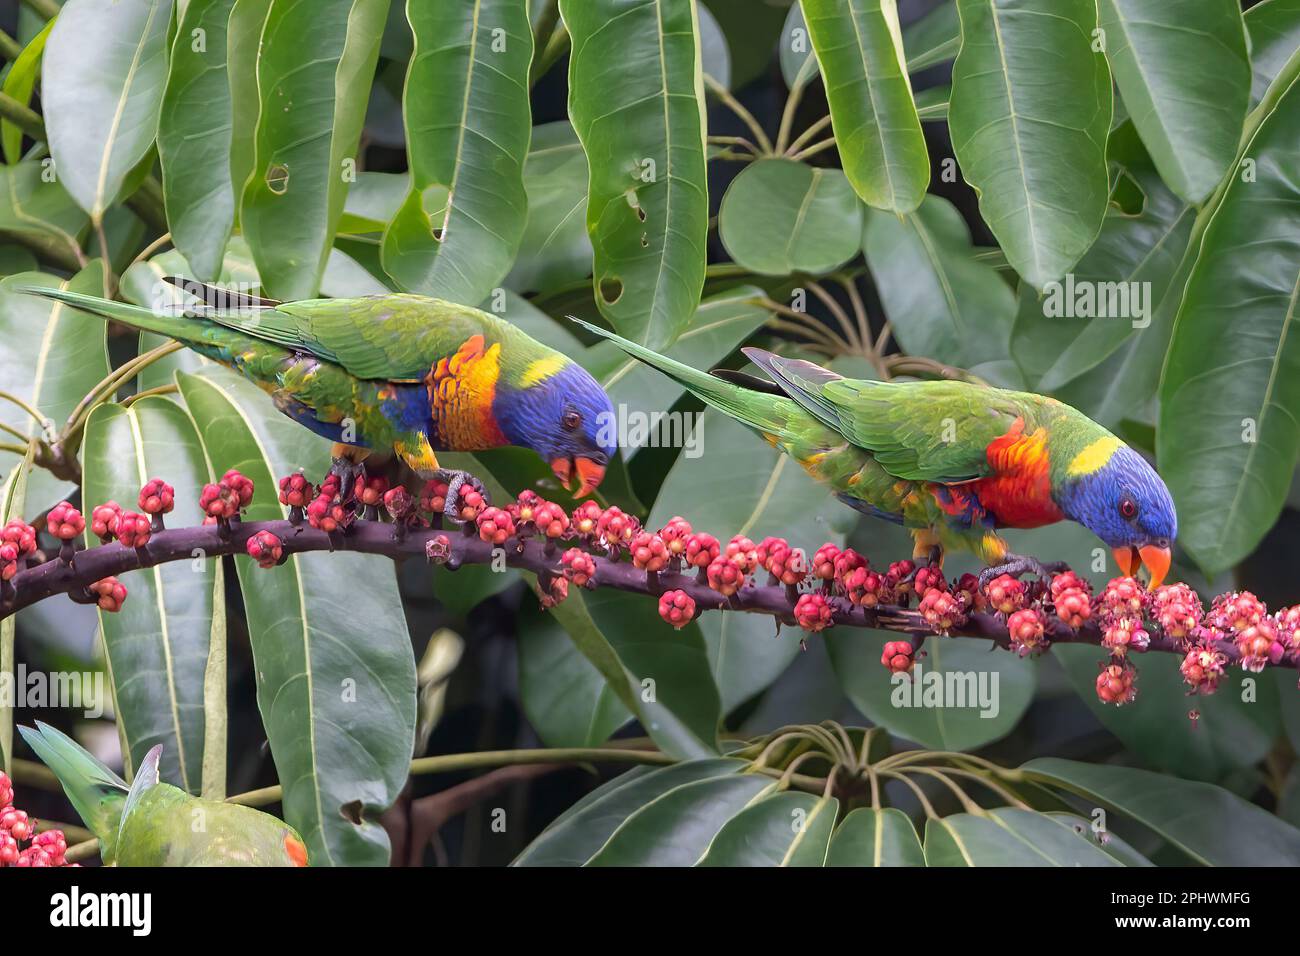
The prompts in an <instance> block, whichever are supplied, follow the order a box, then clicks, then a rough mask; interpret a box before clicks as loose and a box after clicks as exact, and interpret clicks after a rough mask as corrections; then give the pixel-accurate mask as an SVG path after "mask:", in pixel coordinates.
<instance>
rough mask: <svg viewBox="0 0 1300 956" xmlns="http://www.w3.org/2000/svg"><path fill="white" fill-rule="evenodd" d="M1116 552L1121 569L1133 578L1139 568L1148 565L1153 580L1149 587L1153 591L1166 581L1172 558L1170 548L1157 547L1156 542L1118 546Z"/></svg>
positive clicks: (1116, 559) (1116, 560) (1117, 562)
mask: <svg viewBox="0 0 1300 956" xmlns="http://www.w3.org/2000/svg"><path fill="white" fill-rule="evenodd" d="M1114 554H1115V563H1116V564H1118V565H1119V569H1120V570H1121V571H1122V572H1124V573H1125V574H1127V575H1128V576H1129V577H1131V578H1132V577H1136V576H1137V573H1138V570H1139V569H1140V568H1141V567H1142V566H1143V565H1146V569H1147V570H1148V571H1150V572H1151V581H1150V583H1149V584H1148V585H1147V588H1148V589H1150V590H1152V591H1154V590H1155V589H1156V588H1158V587H1160V585H1161V584H1162V583H1163V582H1164V580H1165V575H1167V574H1168V573H1169V563H1170V561H1171V560H1172V557H1171V555H1170V553H1169V549H1168V548H1161V547H1157V546H1156V545H1154V544H1148V545H1147V546H1145V547H1143V548H1134V547H1130V546H1124V547H1120V548H1116V549H1115V551H1114Z"/></svg>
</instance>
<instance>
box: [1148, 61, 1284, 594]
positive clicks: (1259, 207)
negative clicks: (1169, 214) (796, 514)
mask: <svg viewBox="0 0 1300 956" xmlns="http://www.w3.org/2000/svg"><path fill="white" fill-rule="evenodd" d="M1298 63H1300V54H1297V55H1293V56H1292V64H1298ZM1298 74H1300V68H1291V69H1290V70H1289V72H1287V73H1285V74H1284V76H1280V77H1279V80H1278V83H1279V84H1281V86H1280V88H1278V89H1277V90H1276V91H1275V92H1276V96H1275V97H1273V98H1272V99H1269V98H1266V99H1265V101H1264V104H1262V105H1261V106H1260V108H1259V109H1260V110H1261V111H1263V116H1262V121H1261V122H1260V123H1259V124H1258V126H1257V128H1256V129H1255V130H1254V133H1253V135H1252V136H1251V138H1250V140H1249V142H1248V143H1247V145H1246V147H1245V150H1244V155H1245V156H1247V157H1249V161H1250V163H1251V166H1252V168H1253V175H1250V176H1249V177H1248V176H1247V175H1246V172H1247V171H1246V170H1244V169H1243V171H1242V173H1241V174H1240V175H1238V176H1237V177H1235V178H1234V179H1232V180H1231V181H1230V185H1229V186H1228V187H1227V190H1226V191H1225V192H1224V193H1223V197H1222V200H1221V202H1220V203H1219V205H1218V208H1217V209H1216V210H1215V211H1214V214H1213V217H1212V218H1211V219H1210V221H1209V224H1208V226H1206V228H1205V232H1204V235H1203V237H1202V238H1201V242H1200V247H1199V248H1200V252H1199V255H1198V257H1197V259H1196V263H1195V265H1194V266H1193V267H1192V270H1191V276H1190V278H1189V279H1188V282H1187V288H1186V290H1185V292H1184V295H1183V302H1182V307H1181V309H1180V310H1179V312H1178V318H1177V324H1176V325H1175V328H1174V338H1173V342H1172V343H1171V345H1170V348H1169V355H1168V358H1167V360H1166V365H1165V373H1164V378H1163V379H1162V382H1161V387H1160V428H1159V431H1158V433H1157V436H1156V450H1157V456H1158V459H1159V462H1160V470H1161V474H1162V475H1163V476H1164V478H1165V480H1166V482H1168V484H1169V487H1170V490H1171V491H1172V492H1173V495H1174V502H1175V504H1176V505H1177V507H1178V517H1179V524H1180V526H1181V541H1182V542H1183V544H1184V545H1185V546H1186V547H1187V549H1188V551H1189V552H1191V554H1192V555H1193V556H1194V557H1195V559H1196V562H1197V564H1199V565H1200V566H1201V568H1202V569H1203V570H1204V571H1205V572H1206V573H1207V574H1210V575H1213V574H1214V573H1216V572H1218V571H1221V570H1223V569H1225V568H1228V567H1231V566H1232V565H1234V564H1235V563H1237V561H1239V560H1241V558H1243V557H1245V556H1246V555H1247V554H1249V553H1250V552H1251V551H1252V550H1253V549H1254V547H1255V545H1256V544H1258V543H1259V540H1260V539H1261V538H1262V537H1263V536H1264V533H1265V532H1266V531H1267V530H1268V529H1269V527H1270V526H1271V525H1272V524H1273V522H1274V521H1275V520H1276V519H1277V516H1278V514H1279V512H1280V511H1281V509H1282V504H1283V501H1284V500H1285V498H1286V493H1287V489H1288V488H1289V486H1290V483H1291V473H1292V471H1294V469H1295V464H1296V457H1297V453H1298V452H1300V424H1298V422H1300V338H1297V337H1296V336H1294V335H1292V334H1290V333H1291V331H1292V328H1291V327H1292V325H1293V323H1294V322H1295V321H1296V318H1297V308H1298V307H1297V302H1300V183H1297V181H1296V177H1295V175H1294V169H1293V158H1294V156H1295V155H1296V153H1297V152H1298V151H1300V88H1297V75H1298ZM1284 77H1285V78H1284ZM1271 95H1272V94H1271ZM1225 356H1231V357H1232V360H1231V361H1224V357H1225Z"/></svg>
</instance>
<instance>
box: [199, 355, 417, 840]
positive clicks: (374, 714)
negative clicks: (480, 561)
mask: <svg viewBox="0 0 1300 956" xmlns="http://www.w3.org/2000/svg"><path fill="white" fill-rule="evenodd" d="M177 379H178V382H179V384H180V387H181V392H182V394H183V395H184V397H185V402H186V405H187V406H188V407H189V409H190V412H191V414H192V415H193V416H194V420H195V422H196V423H197V424H198V427H199V433H200V434H201V435H202V436H203V440H204V446H205V448H206V450H207V455H208V459H209V460H210V461H211V462H212V467H213V469H214V470H215V471H224V470H225V469H227V468H238V469H239V470H240V471H241V472H243V473H244V474H245V475H247V476H248V477H249V478H251V479H252V480H253V482H254V486H255V489H256V490H255V493H254V497H253V502H252V504H251V505H250V506H249V508H248V509H247V511H246V514H247V517H248V518H249V519H250V520H269V519H275V518H280V517H283V515H284V510H283V508H282V507H281V506H280V504H279V502H278V500H277V497H276V496H277V490H276V489H277V483H278V478H279V477H280V476H282V475H287V474H290V473H292V472H294V471H297V470H298V469H300V468H301V469H303V470H304V471H305V472H306V473H307V474H309V475H321V474H324V472H325V470H326V468H327V467H328V464H329V444H328V442H326V441H325V440H324V439H321V438H319V437H317V436H315V435H312V434H311V433H310V432H309V431H307V430H306V429H305V428H303V427H302V426H301V425H298V424H296V423H294V422H292V421H290V420H289V419H288V418H287V417H285V416H282V415H281V414H280V413H279V412H277V411H275V410H274V409H273V408H272V406H271V404H270V402H269V401H268V400H267V398H266V396H265V395H264V394H263V393H262V392H261V391H259V390H258V389H257V387H256V386H254V385H253V384H251V383H250V382H248V381H246V380H245V379H243V378H241V377H240V376H238V375H236V374H235V373H234V372H231V371H229V370H228V369H225V368H219V367H218V368H213V369H205V370H204V371H203V372H202V373H201V374H198V375H187V374H184V373H181V374H179V375H178V376H177ZM235 567H236V570H237V571H238V572H239V582H240V586H241V589H242V590H243V595H244V607H245V610H246V612H247V617H248V630H249V638H250V641H251V643H252V648H253V659H254V663H255V664H256V672H257V700H258V707H259V709H260V710H261V713H262V724H263V726H264V727H265V728H266V733H267V737H268V738H269V740H270V743H271V755H272V757H274V759H275V766H276V770H277V771H278V774H279V778H280V782H281V785H282V786H283V787H284V815H285V819H286V820H287V821H288V822H289V823H290V825H292V826H293V827H295V828H296V829H297V830H298V831H299V832H300V833H301V834H302V835H303V838H304V839H305V840H306V841H307V846H308V847H309V849H310V857H311V860H312V862H313V863H316V864H370V865H385V864H387V862H388V856H389V844H388V837H387V835H386V834H385V832H384V830H383V828H382V827H381V826H380V825H379V824H378V823H377V822H376V819H375V818H376V817H377V816H378V814H379V813H381V812H382V811H383V810H385V809H387V808H388V807H389V806H390V805H391V804H392V803H393V801H394V800H396V799H397V795H398V793H399V792H400V791H401V789H402V786H403V784H404V783H405V780H406V776H407V765H408V762H409V760H410V757H411V747H412V742H413V740H414V736H415V661H414V658H413V656H412V653H411V639H410V636H409V635H408V633H407V629H406V618H405V616H404V615H403V613H402V603H401V596H400V595H399V593H398V590H397V581H396V576H395V574H394V571H393V566H392V564H391V562H390V561H389V560H388V559H386V558H383V557H379V556H375V555H359V554H350V553H346V552H337V553H334V554H327V553H322V554H302V555H296V556H294V557H292V558H290V559H289V560H287V561H286V562H285V563H284V564H283V565H281V566H279V567H277V568H274V569H270V570H266V569H262V568H258V567H256V566H255V565H254V563H253V561H252V559H251V558H249V557H247V556H245V555H240V556H239V557H237V558H236V560H235Z"/></svg>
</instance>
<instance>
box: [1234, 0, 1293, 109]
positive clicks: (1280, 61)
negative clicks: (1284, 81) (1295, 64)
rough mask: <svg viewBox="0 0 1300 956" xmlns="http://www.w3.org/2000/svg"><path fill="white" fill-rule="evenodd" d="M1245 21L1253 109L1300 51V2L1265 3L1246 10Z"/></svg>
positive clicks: (1265, 0) (1270, 0) (1279, 0)
mask: <svg viewBox="0 0 1300 956" xmlns="http://www.w3.org/2000/svg"><path fill="white" fill-rule="evenodd" d="M1245 20H1246V34H1247V36H1249V38H1250V68H1251V72H1252V73H1253V76H1252V79H1251V86H1250V105H1251V106H1252V107H1254V105H1255V104H1256V103H1258V102H1259V101H1260V100H1262V99H1263V98H1264V93H1265V91H1266V90H1268V87H1269V84H1270V83H1272V82H1273V80H1274V78H1275V77H1276V76H1277V74H1278V72H1279V71H1280V70H1281V69H1282V66H1283V65H1284V64H1285V63H1286V61H1287V60H1288V59H1289V58H1290V56H1291V54H1292V53H1294V52H1295V51H1296V50H1297V49H1300V0H1263V2H1262V3H1257V4H1255V5H1254V6H1253V7H1251V8H1250V9H1249V10H1247V11H1246V17H1245Z"/></svg>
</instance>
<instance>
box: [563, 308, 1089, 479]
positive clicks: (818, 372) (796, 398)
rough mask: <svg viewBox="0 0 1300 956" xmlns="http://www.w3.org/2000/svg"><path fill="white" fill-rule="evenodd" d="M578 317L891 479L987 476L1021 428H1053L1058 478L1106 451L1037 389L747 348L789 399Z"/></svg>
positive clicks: (653, 361)
mask: <svg viewBox="0 0 1300 956" xmlns="http://www.w3.org/2000/svg"><path fill="white" fill-rule="evenodd" d="M574 321H578V322H579V324H580V325H582V326H583V327H585V328H587V329H589V330H591V331H592V332H595V333H596V334H597V335H600V336H603V337H605V338H608V339H612V340H613V341H614V342H616V343H617V344H618V345H619V346H620V347H621V348H622V349H623V350H624V351H626V352H628V353H629V354H630V355H632V356H634V357H636V358H638V359H640V360H641V361H643V362H645V363H646V364H648V365H650V366H652V367H654V368H656V369H658V370H659V371H661V372H663V373H664V374H666V375H668V376H669V377H670V378H673V379H675V380H676V381H678V382H680V383H681V384H682V385H684V386H686V388H688V389H690V390H691V391H692V392H693V393H695V394H696V395H698V396H699V397H700V398H701V399H703V400H704V401H705V402H707V403H708V404H710V405H713V406H715V407H716V408H719V409H721V410H722V411H724V412H726V413H727V414H729V415H732V416H733V417H735V418H738V419H740V420H741V421H743V422H745V423H746V424H748V425H751V426H753V427H755V428H757V429H759V430H760V431H765V432H768V433H772V434H782V433H787V434H788V433H791V432H792V431H793V432H803V433H806V432H807V431H808V430H809V425H808V423H809V422H815V423H817V424H819V425H821V426H824V427H826V428H829V429H832V430H833V431H834V432H835V433H838V434H839V435H840V436H842V437H843V438H844V439H845V440H847V441H848V442H850V443H851V444H853V445H855V446H857V447H858V448H861V449H864V450H866V451H869V452H870V453H871V455H872V457H873V458H874V459H875V461H876V463H877V464H879V465H880V466H881V467H882V468H884V469H885V471H887V472H888V473H889V474H891V475H893V476H894V477H896V478H901V479H906V480H909V481H933V482H940V483H955V482H962V481H968V480H971V479H974V478H980V477H983V476H985V475H987V474H989V473H990V472H991V471H992V466H991V464H990V462H989V460H988V455H987V449H988V447H989V445H990V444H992V443H993V442H994V441H996V440H997V439H999V438H1001V437H1002V436H1004V435H1007V434H1008V433H1010V432H1012V431H1013V429H1015V428H1022V429H1023V431H1024V433H1025V434H1032V433H1033V432H1035V431H1036V430H1037V429H1039V428H1042V429H1044V432H1045V435H1046V439H1047V449H1048V452H1049V455H1050V460H1051V465H1052V469H1053V479H1054V480H1055V478H1056V476H1057V470H1058V469H1060V471H1061V473H1062V474H1064V472H1065V471H1066V470H1067V469H1068V468H1069V465H1070V463H1071V462H1072V461H1073V460H1074V459H1075V457H1076V456H1077V455H1078V454H1079V452H1080V451H1082V450H1083V449H1085V448H1088V447H1097V448H1100V447H1101V446H1100V445H1094V443H1097V442H1099V440H1101V439H1104V438H1106V437H1107V436H1109V432H1107V431H1106V430H1105V429H1103V428H1102V427H1101V426H1100V425H1097V424H1096V423H1095V422H1092V421H1091V420H1089V419H1088V418H1086V417H1085V416H1084V415H1082V414H1081V413H1079V412H1077V411H1075V410H1074V409H1072V408H1070V407H1069V406H1068V405H1064V404H1062V403H1061V402H1058V401H1056V400H1055V399H1051V398H1045V397H1043V396H1041V395H1034V394H1032V393H1029V392H1014V391H1008V390H1005V389H1000V388H991V387H988V386H983V385H975V384H971V383H969V382H955V381H925V382H876V381H869V380H865V379H848V378H844V377H842V376H840V375H837V374H836V373H835V372H832V371H830V370H829V369H825V368H822V367H821V366H819V365H816V364H814V363H812V362H806V361H802V360H797V359H786V358H782V357H781V356H778V355H775V354H773V353H771V352H767V351H765V350H763V349H755V348H747V349H744V350H743V351H744V353H745V355H746V356H748V357H749V358H750V359H751V360H752V361H753V362H754V364H756V365H757V366H759V367H760V368H762V369H763V370H764V371H765V372H767V374H768V375H769V376H770V377H771V378H772V381H773V382H774V383H776V385H777V386H778V388H779V389H780V391H781V392H782V393H783V396H774V395H771V394H769V392H767V391H765V390H763V388H762V386H761V383H755V384H756V385H758V387H757V388H746V387H745V386H744V385H743V384H735V379H736V378H737V377H736V376H729V377H728V379H729V380H727V381H720V380H719V379H718V378H717V377H715V376H713V375H710V374H707V373H705V372H701V371H698V370H696V369H693V368H691V367H690V366H687V365H683V364H682V363H680V362H676V361H673V360H672V359H669V358H667V357H665V356H662V355H659V354H658V353H656V352H652V351H650V350H649V349H647V348H645V347H644V346H641V345H637V344H636V343H634V342H630V341H628V340H627V339H624V338H622V337H621V336H618V335H615V334H614V333H612V332H609V331H606V330H604V329H601V328H598V327H596V326H593V325H590V324H588V323H586V322H581V321H580V320H576V319H575V320H574ZM786 396H788V397H786ZM796 406H797V407H796ZM800 421H802V422H803V423H804V424H803V425H800V424H798V423H799V422H800ZM1017 422H1019V423H1020V424H1019V425H1017Z"/></svg>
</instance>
